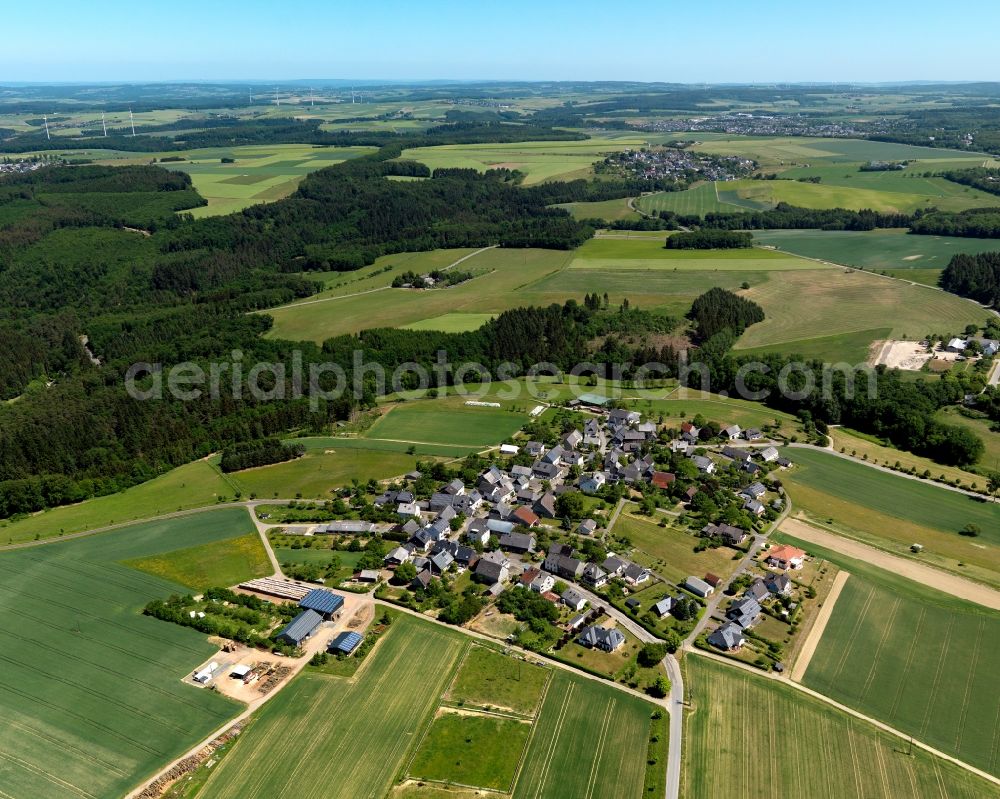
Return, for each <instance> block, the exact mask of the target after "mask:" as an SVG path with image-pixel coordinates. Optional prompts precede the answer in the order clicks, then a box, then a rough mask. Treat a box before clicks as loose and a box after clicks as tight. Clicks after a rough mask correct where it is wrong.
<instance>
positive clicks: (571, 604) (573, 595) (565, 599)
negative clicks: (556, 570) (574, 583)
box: [559, 588, 587, 613]
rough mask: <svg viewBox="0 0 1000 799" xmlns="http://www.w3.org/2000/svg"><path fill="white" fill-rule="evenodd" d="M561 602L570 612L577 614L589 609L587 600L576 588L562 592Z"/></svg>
mask: <svg viewBox="0 0 1000 799" xmlns="http://www.w3.org/2000/svg"><path fill="white" fill-rule="evenodd" d="M559 600H560V601H561V602H562V603H563V604H564V605H565V606H566V607H568V608H569V609H570V610H572V611H574V612H575V613H579V612H580V611H581V610H583V609H584V608H585V607H587V599H586V597H584V596H583V594H581V593H580V592H579V591H577V590H576V589H575V588H567V589H566V590H565V591H563V592H562V596H560V597H559Z"/></svg>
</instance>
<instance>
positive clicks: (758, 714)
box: [682, 654, 1000, 799]
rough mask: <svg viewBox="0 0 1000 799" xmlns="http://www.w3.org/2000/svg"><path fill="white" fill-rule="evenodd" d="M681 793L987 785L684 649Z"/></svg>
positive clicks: (857, 791)
mask: <svg viewBox="0 0 1000 799" xmlns="http://www.w3.org/2000/svg"><path fill="white" fill-rule="evenodd" d="M684 666H685V672H686V673H685V679H684V685H685V689H686V690H689V691H690V695H691V701H692V709H691V713H690V715H689V716H688V718H687V720H686V721H685V724H684V774H683V779H682V784H683V788H682V790H683V792H684V794H683V795H684V796H686V797H690V798H691V799H715V797H720V796H742V797H754V798H756V797H761V799H763V797H774V796H788V797H791V796H794V797H797V799H829V798H830V797H837V799H844V798H846V797H856V798H857V799H862V797H863V798H864V799H900V797H903V796H905V797H907V799H938V798H939V797H950V799H985V797H996V796H998V795H1000V791H998V790H997V788H996V786H995V785H993V784H991V783H988V782H986V781H985V780H983V779H981V778H979V777H976V776H974V775H972V774H970V773H968V772H967V771H965V770H963V769H961V768H960V767H958V766H954V765H952V764H950V763H948V762H947V761H943V760H941V759H939V758H936V757H934V756H933V755H930V754H927V753H925V752H923V751H921V750H919V749H916V748H914V750H913V754H912V755H907V754H906V749H907V742H906V741H905V740H902V739H900V738H896V737H894V736H892V735H889V734H888V733H884V732H881V731H880V730H878V729H877V728H875V727H873V726H871V725H870V724H867V723H865V722H863V721H859V720H857V719H854V718H852V717H850V716H848V715H846V714H845V713H843V712H841V711H838V710H837V709H835V708H832V707H830V706H829V705H826V704H824V703H823V702H821V701H820V700H818V699H813V698H811V697H809V696H806V695H804V694H802V693H801V692H799V691H797V690H795V689H794V688H790V687H788V686H786V685H781V684H780V683H777V682H775V681H769V680H767V679H765V678H764V677H763V676H759V675H756V674H752V673H749V672H745V671H742V670H739V669H737V668H735V667H733V666H728V665H725V664H721V663H717V662H715V661H712V660H709V659H708V658H705V657H703V656H700V655H697V654H695V655H691V656H689V657H687V658H685V659H684Z"/></svg>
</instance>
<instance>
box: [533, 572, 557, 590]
mask: <svg viewBox="0 0 1000 799" xmlns="http://www.w3.org/2000/svg"><path fill="white" fill-rule="evenodd" d="M532 571H537V569H533V570H532ZM555 584H556V578H555V577H553V576H552V575H551V574H546V573H545V572H538V574H537V576H535V577H534V578H533V579H532V581H531V582H530V583H528V589H529V590H531V591H534V592H535V593H536V594H547V593H548V592H549V591H551V590H552V587H553V586H554V585H555Z"/></svg>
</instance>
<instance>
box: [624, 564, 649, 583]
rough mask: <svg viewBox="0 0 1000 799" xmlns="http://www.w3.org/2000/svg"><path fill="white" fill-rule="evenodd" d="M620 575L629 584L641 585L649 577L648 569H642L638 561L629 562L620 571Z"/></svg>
mask: <svg viewBox="0 0 1000 799" xmlns="http://www.w3.org/2000/svg"><path fill="white" fill-rule="evenodd" d="M622 577H623V578H624V580H625V582H626V583H628V584H629V585H642V584H643V583H644V582H646V581H647V580H648V579H649V570H648V569H644V568H643V567H642V566H640V565H639V564H638V563H630V564H629V565H628V566H626V567H625V571H624V572H622Z"/></svg>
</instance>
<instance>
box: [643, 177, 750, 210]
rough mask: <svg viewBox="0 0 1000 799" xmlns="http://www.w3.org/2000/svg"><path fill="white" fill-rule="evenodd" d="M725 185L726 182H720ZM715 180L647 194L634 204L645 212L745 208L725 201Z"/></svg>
mask: <svg viewBox="0 0 1000 799" xmlns="http://www.w3.org/2000/svg"><path fill="white" fill-rule="evenodd" d="M722 185H723V186H725V185H726V184H722ZM717 186H718V184H716V183H715V182H711V183H701V184H699V185H697V186H694V187H692V188H690V189H685V190H684V191H664V192H657V193H656V194H647V195H645V196H643V197H640V198H639V199H638V200H637V201H636V205H637V206H638V207H639V208H641V209H642V210H643V211H645V212H646V213H647V214H657V213H659V212H660V211H673V212H674V213H675V214H681V215H690V214H696V215H697V216H704V215H705V214H732V213H739V212H741V211H744V210H746V209H745V208H743V207H742V206H739V205H734V204H732V203H728V202H725V201H724V200H723V199H722V198H721V197H720V196H719V191H718V188H717Z"/></svg>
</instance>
